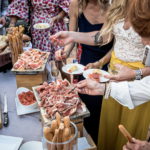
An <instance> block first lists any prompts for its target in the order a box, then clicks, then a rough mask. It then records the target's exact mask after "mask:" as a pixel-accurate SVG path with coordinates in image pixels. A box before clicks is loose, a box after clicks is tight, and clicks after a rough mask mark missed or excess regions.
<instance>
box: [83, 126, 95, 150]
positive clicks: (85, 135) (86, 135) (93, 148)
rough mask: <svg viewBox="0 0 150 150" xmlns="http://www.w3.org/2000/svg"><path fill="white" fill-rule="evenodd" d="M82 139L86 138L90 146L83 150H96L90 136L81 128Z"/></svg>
mask: <svg viewBox="0 0 150 150" xmlns="http://www.w3.org/2000/svg"><path fill="white" fill-rule="evenodd" d="M83 137H86V139H87V142H88V143H89V145H91V148H89V149H84V150H97V146H96V144H95V143H94V141H93V139H92V138H91V136H90V135H89V134H88V133H87V131H86V129H85V128H83Z"/></svg>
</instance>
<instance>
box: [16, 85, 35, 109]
mask: <svg viewBox="0 0 150 150" xmlns="http://www.w3.org/2000/svg"><path fill="white" fill-rule="evenodd" d="M28 91H31V90H29V89H27V88H24V87H20V88H18V89H17V91H16V98H17V100H18V103H20V105H21V106H22V107H25V108H27V109H34V108H37V107H38V103H37V102H35V103H33V104H31V105H23V104H21V102H20V101H19V97H18V95H19V94H21V93H22V92H28ZM31 92H32V91H31Z"/></svg>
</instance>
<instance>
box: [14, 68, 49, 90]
mask: <svg viewBox="0 0 150 150" xmlns="http://www.w3.org/2000/svg"><path fill="white" fill-rule="evenodd" d="M44 81H47V71H46V69H45V70H44V71H42V72H39V73H36V74H16V83H17V87H18V88H19V87H26V88H28V89H30V90H32V87H34V86H37V85H40V84H42V83H43V82H44Z"/></svg>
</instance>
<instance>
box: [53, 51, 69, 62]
mask: <svg viewBox="0 0 150 150" xmlns="http://www.w3.org/2000/svg"><path fill="white" fill-rule="evenodd" d="M68 56H69V53H68V52H67V51H65V50H63V49H60V50H58V51H56V52H55V59H56V60H57V61H62V60H65V59H67V58H68Z"/></svg>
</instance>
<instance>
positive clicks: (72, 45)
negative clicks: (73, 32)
mask: <svg viewBox="0 0 150 150" xmlns="http://www.w3.org/2000/svg"><path fill="white" fill-rule="evenodd" d="M74 46H75V43H74V42H73V43H71V44H68V45H66V46H65V47H64V51H65V52H66V53H67V54H68V56H69V55H70V53H71V52H72V50H73V48H74Z"/></svg>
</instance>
